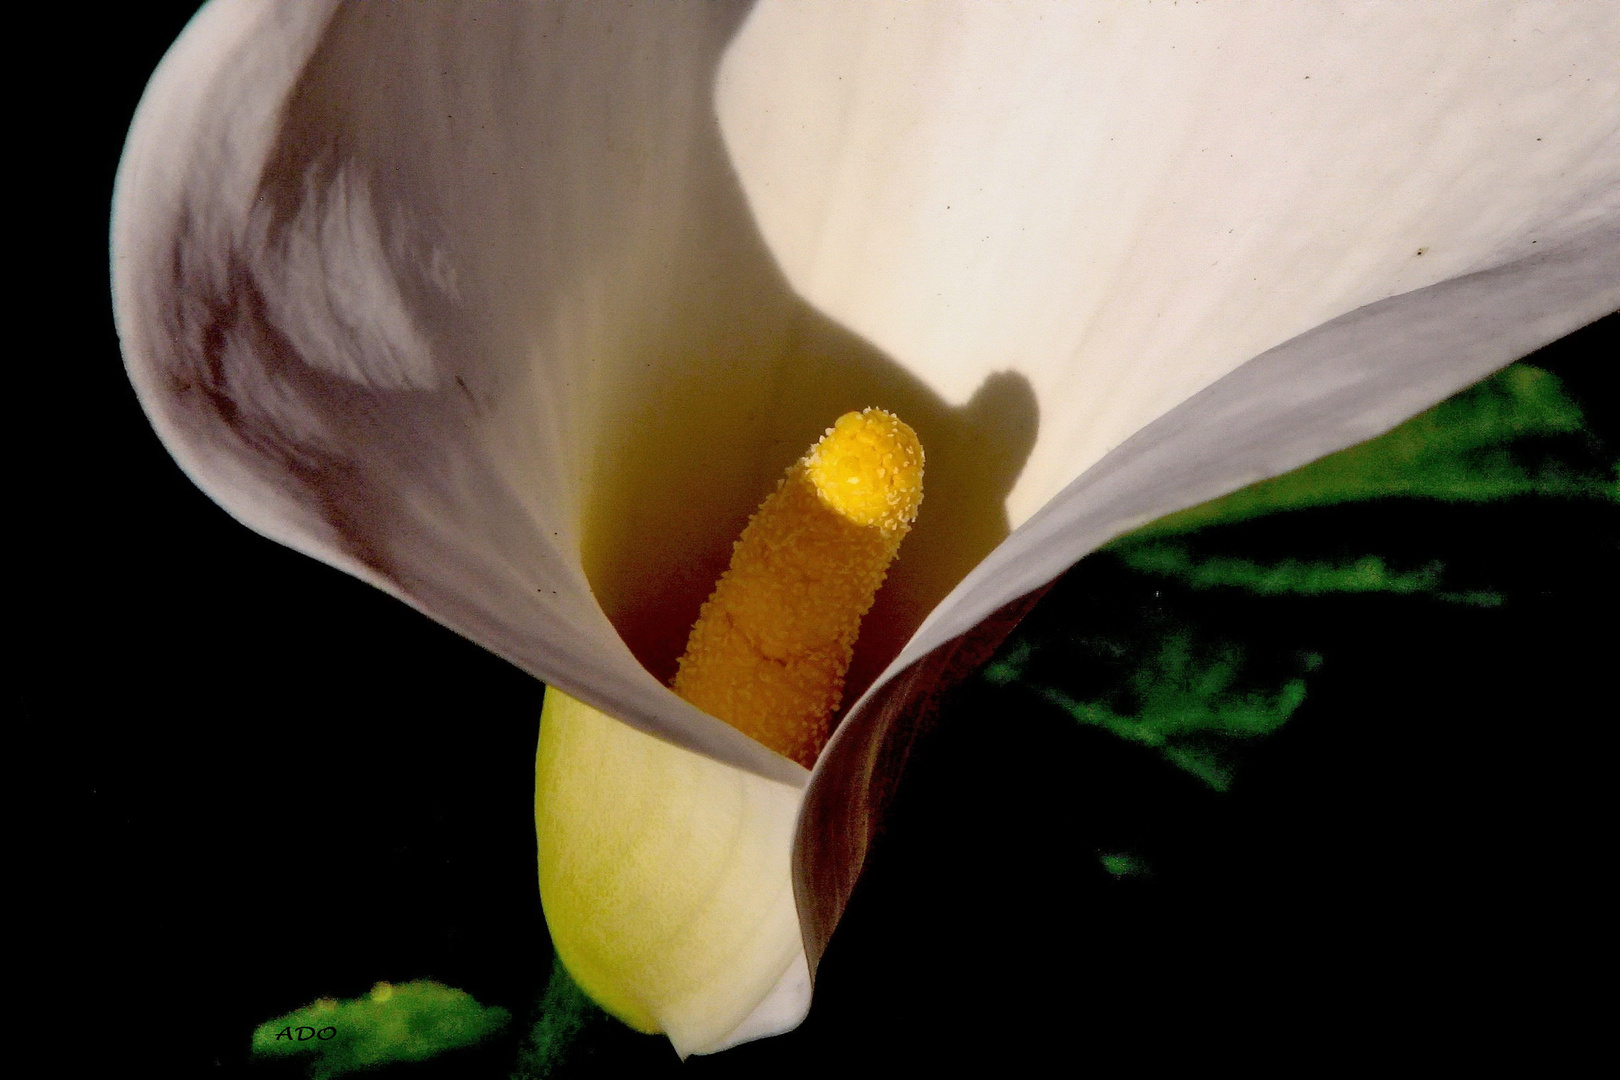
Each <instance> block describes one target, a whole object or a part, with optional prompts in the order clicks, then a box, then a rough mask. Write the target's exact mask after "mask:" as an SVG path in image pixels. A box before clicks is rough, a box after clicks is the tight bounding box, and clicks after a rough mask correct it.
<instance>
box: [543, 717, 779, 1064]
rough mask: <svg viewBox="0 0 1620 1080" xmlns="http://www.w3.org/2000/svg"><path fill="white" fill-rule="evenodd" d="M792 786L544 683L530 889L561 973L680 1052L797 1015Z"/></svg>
mask: <svg viewBox="0 0 1620 1080" xmlns="http://www.w3.org/2000/svg"><path fill="white" fill-rule="evenodd" d="M801 796H802V791H801V790H800V789H798V788H796V787H793V786H790V785H786V784H779V783H776V782H774V781H770V780H763V779H760V778H759V777H756V776H752V775H749V774H748V773H745V772H742V771H740V770H738V769H733V768H731V767H730V766H727V765H723V764H721V763H719V762H716V761H711V760H709V759H708V758H705V757H703V756H701V755H699V754H694V753H692V752H691V751H688V750H683V749H680V748H679V747H674V746H670V745H669V744H668V743H664V742H661V741H659V740H658V739H654V738H651V737H650V736H647V735H644V734H642V733H641V732H639V731H636V730H635V729H634V728H631V727H629V726H627V725H625V724H622V723H620V722H619V721H618V720H615V719H614V718H612V717H610V716H604V715H603V714H601V713H599V712H597V711H596V710H595V709H592V708H591V707H590V706H588V705H583V704H581V703H579V702H578V701H575V700H574V699H573V698H570V697H567V696H565V695H562V694H559V693H557V692H556V691H548V692H547V694H546V705H545V711H544V713H543V715H542V718H541V722H540V749H539V754H538V756H537V759H536V765H535V796H534V798H535V822H536V827H537V830H538V834H539V838H540V897H541V900H542V902H543V903H544V905H545V910H546V924H547V926H548V927H549V928H550V931H551V939H552V943H553V944H554V946H555V947H556V949H557V955H558V956H559V957H561V958H562V961H563V963H564V964H565V965H566V966H567V968H568V970H569V972H570V973H571V974H572V975H573V976H574V978H575V980H576V981H577V982H578V983H579V984H580V985H581V986H582V987H584V988H585V990H586V991H588V992H589V993H590V995H591V996H592V997H593V998H595V999H596V1000H597V1001H598V1002H600V1003H601V1004H602V1005H603V1006H604V1007H606V1008H607V1009H608V1010H609V1011H611V1012H613V1013H614V1014H615V1015H616V1016H618V1017H619V1018H620V1019H622V1020H624V1021H625V1022H627V1023H629V1024H631V1025H632V1026H634V1027H637V1028H639V1029H641V1030H643V1031H663V1032H666V1033H667V1034H668V1035H669V1037H670V1040H671V1041H672V1042H673V1043H674V1044H675V1048H676V1049H677V1050H678V1051H680V1053H682V1054H683V1055H684V1054H690V1053H710V1052H712V1051H715V1050H719V1049H722V1048H724V1047H726V1046H729V1045H732V1044H733V1043H736V1042H740V1041H743V1040H745V1039H750V1038H759V1037H761V1036H764V1035H770V1034H775V1033H777V1032H780V1031H785V1030H787V1029H788V1028H791V1027H793V1026H795V1025H797V1024H798V1023H799V1021H800V1020H802V1019H803V1018H804V1014H805V1012H806V1010H807V1009H808V1008H809V1005H810V980H809V972H808V969H807V968H806V967H805V959H804V950H803V946H802V945H801V943H800V940H799V920H798V914H797V912H796V911H795V909H794V905H793V888H792V885H791V883H790V879H789V877H788V858H789V851H790V848H791V841H792V836H793V826H794V820H795V818H796V817H797V815H798V810H799V800H800V798H801Z"/></svg>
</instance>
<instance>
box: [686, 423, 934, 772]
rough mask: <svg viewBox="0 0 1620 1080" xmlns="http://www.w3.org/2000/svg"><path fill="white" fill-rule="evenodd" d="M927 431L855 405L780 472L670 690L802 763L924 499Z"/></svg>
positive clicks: (811, 755) (822, 732)
mask: <svg viewBox="0 0 1620 1080" xmlns="http://www.w3.org/2000/svg"><path fill="white" fill-rule="evenodd" d="M922 473H923V450H922V445H921V444H920V443H919V442H918V441H917V435H916V433H915V432H913V431H912V430H911V428H909V427H907V426H906V425H905V424H904V423H902V422H901V421H900V420H899V419H898V418H897V417H895V416H893V415H892V414H890V413H887V412H884V411H883V410H881V409H866V410H865V411H863V412H858V413H854V412H852V413H846V414H844V415H843V416H841V417H839V418H838V420H837V422H835V423H834V424H833V426H832V427H830V428H828V429H827V431H826V434H825V435H823V436H822V438H821V440H820V441H819V442H817V443H816V445H815V446H813V447H811V448H810V451H809V452H808V453H807V454H805V455H804V457H802V458H800V459H799V460H798V461H797V462H796V463H795V464H794V465H793V466H792V467H791V468H789V469H788V471H787V474H786V475H785V476H784V477H783V478H782V479H781V480H780V481H778V482H777V486H776V490H775V491H774V492H773V493H772V494H771V495H770V496H768V497H767V498H766V500H765V502H764V503H762V504H761V505H760V508H759V509H758V510H757V511H755V512H754V516H753V517H752V518H750V519H749V521H748V525H747V527H745V528H744V529H743V532H742V536H741V537H740V538H739V539H738V540H737V541H736V543H734V544H733V545H732V549H731V565H730V566H729V567H728V568H727V569H726V572H725V573H724V574H722V575H721V576H720V580H719V582H718V583H717V584H716V585H715V587H714V592H713V593H712V594H710V596H709V599H708V600H707V601H705V602H704V604H703V609H702V611H701V612H699V614H698V619H697V622H696V623H695V624H694V625H693V626H692V634H691V636H690V637H689V638H688V639H687V643H686V652H685V654H683V655H682V656H681V660H680V666H679V669H678V670H677V671H676V673H675V678H674V679H673V680H671V682H670V687H671V688H672V689H673V690H674V691H675V692H676V693H677V694H679V695H680V696H681V697H683V698H685V699H686V700H687V701H689V702H691V703H692V704H693V705H696V706H697V707H698V708H700V709H703V710H704V711H705V712H708V713H709V714H710V715H712V716H717V717H719V718H720V719H722V720H724V721H726V723H728V724H730V725H731V726H732V727H735V728H737V729H738V730H739V731H741V732H743V733H744V734H745V735H748V736H750V737H751V738H753V739H754V740H756V741H757V742H761V743H763V744H765V745H766V746H768V747H770V748H771V749H772V750H775V751H776V752H777V753H779V754H783V755H785V756H787V757H791V758H793V759H794V760H795V761H797V762H799V763H800V764H801V765H804V766H806V767H809V766H811V765H813V764H815V760H816V755H818V754H819V753H821V748H822V747H823V746H824V745H826V742H827V739H828V737H829V735H830V734H831V731H832V714H833V713H834V712H835V711H836V710H837V709H838V704H839V702H840V701H841V700H842V698H843V695H844V675H845V673H846V672H847V671H848V670H849V664H850V660H851V659H852V658H853V657H854V655H855V639H856V636H857V635H858V634H859V633H860V628H861V619H862V618H863V617H864V616H865V615H866V613H867V611H869V610H870V609H871V607H872V601H873V599H874V598H875V597H876V596H877V591H878V587H879V586H880V585H882V584H883V579H884V577H885V576H886V575H887V574H888V572H889V564H890V563H892V562H893V561H894V558H895V555H896V554H897V553H898V552H899V550H900V541H901V540H902V539H904V538H905V535H906V533H907V531H908V530H910V528H911V523H912V522H913V521H915V520H916V518H917V506H918V504H919V503H921V502H922Z"/></svg>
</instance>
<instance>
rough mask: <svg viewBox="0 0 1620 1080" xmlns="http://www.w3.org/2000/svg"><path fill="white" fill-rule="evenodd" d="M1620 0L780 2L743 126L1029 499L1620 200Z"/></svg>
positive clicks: (827, 244)
mask: <svg viewBox="0 0 1620 1080" xmlns="http://www.w3.org/2000/svg"><path fill="white" fill-rule="evenodd" d="M1616 50H1620V9H1617V8H1616V7H1614V6H1613V5H1585V4H1559V3H1528V4H1527V3H1522V2H1511V0H1503V2H1495V3H1478V4H1469V5H1433V4H1429V5H1418V4H1414V5H1393V6H1391V5H1373V4H1289V3H1258V4H1244V5H1230V4H1203V5H1198V4H1181V5H1169V4H1164V5H1118V4H1102V3H1097V4H1088V3H1011V4H982V3H974V2H965V3H937V4H926V5H918V4H905V3H871V4H842V5H833V6H831V7H830V8H829V6H827V5H820V4H814V3H803V2H791V0H765V2H763V3H761V4H759V5H757V6H756V7H755V9H754V11H753V12H752V14H751V15H750V17H749V20H748V22H747V23H746V24H745V26H744V27H743V30H742V32H741V33H740V34H739V35H738V37H737V40H736V41H735V42H734V43H733V45H732V47H731V49H730V50H729V52H728V54H727V57H726V60H725V63H724V64H723V65H722V68H721V78H720V82H719V84H718V87H717V92H716V100H717V104H718V108H719V112H720V116H721V122H722V129H723V131H724V132H725V136H726V145H727V148H728V149H729V150H730V152H731V154H732V157H733V160H734V161H735V163H736V165H737V169H738V173H739V175H740V177H741V179H742V184H743V188H744V190H745V191H746V192H747V195H748V200H749V204H750V205H751V206H752V207H753V209H754V212H755V214H756V217H757V218H758V220H759V223H760V228H761V230H762V231H763V233H764V235H765V237H766V240H767V242H768V243H769V245H770V248H771V251H772V253H773V254H774V255H775V256H776V257H777V259H778V260H779V261H780V262H781V265H782V268H783V270H784V272H785V273H786V274H787V277H788V280H789V281H790V282H791V283H792V284H793V286H794V287H795V288H796V289H797V290H798V291H799V292H800V293H802V294H803V295H804V296H805V297H806V298H807V299H809V300H810V302H811V303H813V304H815V305H816V307H818V308H819V309H820V310H822V311H825V312H827V313H828V314H829V315H831V316H832V317H833V318H834V319H836V320H838V321H839V322H841V323H843V324H844V325H846V326H849V327H850V328H851V329H853V330H855V331H856V332H858V333H860V334H863V335H865V336H866V337H868V338H869V339H871V340H872V341H873V342H874V343H876V344H877V345H878V346H879V347H880V348H882V349H884V350H885V351H887V352H888V353H890V354H891V355H892V356H894V357H895V358H896V359H897V360H898V361H899V362H900V363H901V364H902V365H904V366H905V367H907V368H908V369H910V370H913V371H916V372H918V373H919V375H920V377H922V378H923V379H924V381H925V382H927V384H928V385H929V386H930V387H931V388H933V389H934V390H935V391H937V392H938V393H939V394H940V395H941V396H943V397H944V398H945V399H946V400H947V401H950V402H953V403H960V402H962V401H965V400H966V399H967V398H968V396H969V395H970V394H971V393H972V392H973V391H974V389H975V388H976V387H978V386H979V385H980V384H981V382H982V381H983V380H984V378H985V377H986V376H987V375H989V374H990V373H993V372H998V371H1015V372H1018V373H1019V374H1021V375H1024V376H1025V377H1027V378H1028V379H1029V382H1030V384H1031V386H1032V387H1033V389H1034V393H1035V397H1036V400H1037V403H1038V405H1039V410H1040V415H1039V430H1038V432H1037V434H1036V438H1035V442H1034V447H1033V449H1032V452H1031V453H1030V457H1029V461H1028V464H1027V465H1026V467H1025V468H1024V470H1023V472H1022V474H1021V475H1020V476H1019V478H1018V482H1017V485H1016V486H1015V487H1014V488H1013V490H1012V492H1011V493H1010V495H1009V496H1008V500H1007V509H1008V513H1009V518H1010V520H1011V522H1012V523H1013V524H1014V525H1017V524H1020V523H1022V522H1024V521H1026V520H1028V519H1029V518H1030V517H1031V516H1032V515H1034V514H1035V513H1036V512H1037V511H1038V510H1039V509H1040V508H1041V507H1043V506H1045V505H1046V503H1047V502H1048V500H1050V499H1051V498H1052V497H1053V496H1055V495H1056V494H1057V493H1058V492H1059V491H1061V490H1062V489H1063V488H1064V487H1066V486H1067V485H1068V484H1069V483H1070V482H1071V481H1072V480H1073V479H1074V478H1075V477H1076V476H1078V475H1079V474H1080V473H1081V472H1083V471H1084V470H1085V469H1086V468H1088V467H1090V466H1091V465H1093V464H1095V463H1096V462H1097V461H1098V460H1100V459H1101V458H1102V456H1103V454H1105V453H1106V452H1107V451H1109V450H1111V449H1113V448H1114V447H1116V446H1118V445H1120V444H1121V443H1122V442H1124V441H1125V440H1126V439H1127V438H1129V437H1130V436H1132V435H1133V434H1135V433H1136V432H1137V431H1138V430H1140V429H1141V428H1142V427H1143V426H1145V425H1146V424H1147V423H1149V422H1150V421H1152V420H1153V419H1155V418H1156V417H1159V416H1161V415H1163V414H1165V413H1166V412H1168V411H1169V410H1170V409H1172V408H1174V407H1175V406H1177V405H1179V404H1180V403H1181V402H1183V401H1186V400H1187V399H1188V398H1189V397H1191V396H1192V395H1193V394H1194V393H1196V392H1197V391H1198V390H1200V389H1202V388H1203V387H1205V386H1208V385H1210V384H1211V383H1213V382H1214V381H1215V380H1216V379H1218V378H1220V377H1221V376H1222V375H1224V374H1226V373H1228V372H1230V371H1233V370H1234V369H1236V368H1237V367H1238V366H1239V365H1241V364H1243V363H1245V362H1246V361H1248V360H1250V359H1251V358H1253V357H1256V356H1259V355H1260V354H1261V353H1263V352H1265V351H1267V350H1268V349H1272V348H1275V347H1276V346H1278V345H1280V344H1282V343H1283V342H1285V341H1288V340H1290V339H1291V338H1294V337H1296V336H1297V335H1300V334H1303V333H1305V332H1307V331H1309V330H1311V329H1312V328H1313V327H1316V326H1320V325H1322V324H1324V323H1326V322H1328V321H1330V320H1332V319H1335V318H1338V317H1339V316H1341V315H1344V314H1346V313H1348V312H1350V311H1353V310H1355V309H1356V308H1359V307H1362V306H1364V305H1366V304H1370V303H1374V302H1376V301H1379V300H1383V299H1385V298H1387V297H1390V296H1395V295H1399V294H1402V293H1406V292H1411V291H1414V290H1416V289H1420V288H1424V287H1426V286H1429V285H1433V284H1436V283H1438V282H1442V281H1446V280H1448V279H1452V278H1457V277H1461V276H1464V275H1468V274H1473V273H1478V272H1480V271H1484V270H1488V269H1491V268H1494V267H1500V266H1505V265H1507V264H1510V263H1514V262H1517V261H1518V260H1520V259H1523V258H1526V257H1527V256H1530V255H1533V254H1537V253H1538V252H1544V251H1546V250H1547V249H1548V248H1556V247H1560V246H1562V245H1564V244H1566V243H1568V242H1571V241H1573V240H1575V239H1577V238H1579V237H1583V236H1586V235H1588V234H1589V233H1591V232H1592V231H1593V230H1594V229H1596V228H1601V227H1603V226H1604V225H1606V224H1607V225H1609V226H1612V225H1613V224H1614V223H1615V222H1616V221H1617V220H1620V79H1617V78H1616V75H1615V68H1614V56H1615V54H1616Z"/></svg>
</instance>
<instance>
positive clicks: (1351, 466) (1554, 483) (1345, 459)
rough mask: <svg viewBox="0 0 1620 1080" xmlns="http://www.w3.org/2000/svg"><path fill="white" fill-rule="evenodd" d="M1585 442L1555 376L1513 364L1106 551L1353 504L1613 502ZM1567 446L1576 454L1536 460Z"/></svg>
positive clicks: (1614, 491) (1615, 491)
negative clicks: (1577, 448)
mask: <svg viewBox="0 0 1620 1080" xmlns="http://www.w3.org/2000/svg"><path fill="white" fill-rule="evenodd" d="M1592 441H1593V440H1592V438H1591V435H1590V433H1589V432H1588V430H1587V428H1586V426H1585V423H1584V420H1583V418H1582V415H1581V410H1580V407H1579V406H1577V405H1576V404H1575V402H1574V401H1573V400H1571V399H1570V397H1569V396H1568V395H1567V394H1566V393H1565V392H1564V388H1563V385H1562V384H1561V383H1560V382H1559V381H1558V378H1557V376H1555V375H1553V374H1552V373H1550V372H1547V371H1543V370H1542V369H1540V368H1537V367H1533V366H1531V365H1529V364H1515V365H1513V366H1512V367H1509V368H1507V369H1505V370H1503V371H1501V372H1498V373H1497V374H1496V375H1493V376H1492V377H1491V378H1489V379H1486V380H1485V381H1484V382H1482V383H1479V384H1477V385H1475V386H1473V387H1470V388H1469V389H1467V390H1464V391H1463V392H1462V393H1460V394H1457V395H1456V396H1454V397H1451V398H1448V399H1447V400H1445V401H1442V402H1441V403H1440V404H1438V405H1436V406H1435V407H1434V408H1432V409H1429V410H1428V411H1427V412H1424V413H1420V414H1418V415H1417V416H1414V417H1413V418H1412V419H1410V420H1408V421H1407V422H1406V423H1404V424H1402V425H1400V426H1399V427H1397V428H1395V429H1393V430H1391V431H1389V432H1386V433H1385V434H1383V435H1380V436H1379V437H1378V438H1376V439H1370V440H1368V441H1367V442H1364V443H1361V444H1360V445H1357V446H1352V447H1350V448H1349V449H1347V450H1341V451H1339V452H1338V453H1336V454H1329V455H1328V456H1327V457H1324V458H1320V459H1318V460H1317V461H1314V462H1312V463H1310V464H1309V465H1305V466H1303V467H1302V468H1298V469H1295V470H1294V471H1293V472H1290V473H1285V474H1284V475H1282V476H1278V477H1275V478H1273V479H1271V480H1263V481H1261V482H1260V483H1258V484H1252V485H1250V486H1249V487H1246V488H1243V489H1242V490H1240V491H1234V492H1233V493H1232V494H1230V495H1227V496H1224V497H1222V498H1219V499H1214V500H1211V501H1210V502H1206V503H1202V504H1200V505H1198V506H1194V507H1191V508H1189V509H1187V510H1183V511H1181V512H1180V513H1176V514H1171V515H1169V516H1167V517H1163V518H1160V519H1159V520H1158V521H1155V522H1152V523H1150V524H1148V525H1145V526H1143V527H1142V528H1141V529H1138V530H1137V531H1136V532H1134V533H1132V534H1130V535H1129V536H1126V537H1123V538H1121V539H1120V540H1118V541H1115V543H1116V544H1120V545H1124V544H1129V543H1132V542H1135V541H1139V540H1142V539H1144V538H1148V537H1162V536H1169V535H1175V534H1179V533H1185V532H1190V531H1192V530H1194V529H1200V528H1203V527H1205V526H1208V525H1214V524H1219V523H1224V522H1233V521H1244V520H1247V519H1249V518H1255V517H1259V516H1261V515H1263V514H1271V513H1276V512H1278V511H1282V510H1298V509H1304V508H1307V507H1321V506H1331V505H1334V504H1337V503H1345V502H1352V501H1356V500H1362V499H1379V498H1391V497H1404V498H1421V499H1442V500H1446V501H1451V502H1489V501H1494V500H1499V499H1508V498H1514V497H1518V496H1524V495H1540V496H1557V497H1565V498H1579V499H1606V500H1609V501H1611V502H1620V483H1617V475H1616V470H1617V469H1620V466H1616V465H1614V464H1613V463H1612V462H1599V461H1597V460H1595V459H1593V457H1592V455H1591V453H1590V452H1589V451H1590V444H1591V443H1592ZM1572 442H1574V443H1580V444H1582V447H1583V451H1585V452H1581V453H1569V452H1564V453H1547V452H1542V451H1550V450H1555V449H1557V450H1563V449H1565V448H1566V447H1567V446H1568V445H1569V444H1570V443H1572Z"/></svg>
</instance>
